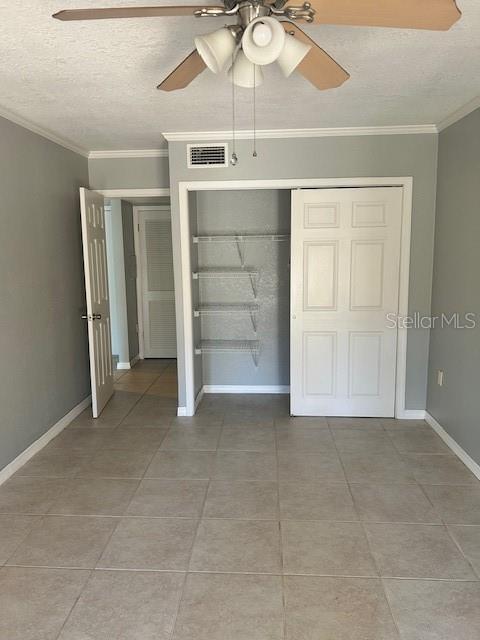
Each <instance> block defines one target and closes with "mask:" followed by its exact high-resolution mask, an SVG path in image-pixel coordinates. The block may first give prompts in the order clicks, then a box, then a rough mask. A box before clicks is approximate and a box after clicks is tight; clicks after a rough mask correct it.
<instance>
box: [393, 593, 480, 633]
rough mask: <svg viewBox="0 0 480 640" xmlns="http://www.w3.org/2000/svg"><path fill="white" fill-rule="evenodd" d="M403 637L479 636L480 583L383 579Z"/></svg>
mask: <svg viewBox="0 0 480 640" xmlns="http://www.w3.org/2000/svg"><path fill="white" fill-rule="evenodd" d="M383 583H384V585H385V589H386V592H387V597H388V600H389V603H390V607H391V609H392V613H393V617H394V619H395V620H396V622H397V625H398V627H399V629H400V634H401V637H402V640H473V638H480V607H479V606H478V603H479V602H480V582H447V581H441V580H440V581H439V580H434V581H429V580H384V581H383Z"/></svg>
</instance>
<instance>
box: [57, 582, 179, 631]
mask: <svg viewBox="0 0 480 640" xmlns="http://www.w3.org/2000/svg"><path fill="white" fill-rule="evenodd" d="M183 580H184V577H183V575H182V574H181V573H166V572H160V573H159V572H152V571H150V572H141V571H95V572H94V573H93V574H92V576H91V578H90V579H89V581H88V582H87V585H86V587H85V589H84V591H83V593H82V595H81V596H80V598H79V600H78V602H77V603H76V605H75V607H74V609H73V611H72V613H71V614H70V616H69V618H68V620H67V623H66V624H65V627H64V628H63V630H62V633H61V634H60V636H59V640H90V639H91V640H113V639H115V640H120V639H121V640H123V639H125V640H169V638H170V637H171V633H172V629H173V624H174V620H175V613H176V611H177V607H178V602H179V600H180V594H181V588H182V584H183Z"/></svg>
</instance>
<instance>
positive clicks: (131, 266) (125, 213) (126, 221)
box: [121, 200, 138, 361]
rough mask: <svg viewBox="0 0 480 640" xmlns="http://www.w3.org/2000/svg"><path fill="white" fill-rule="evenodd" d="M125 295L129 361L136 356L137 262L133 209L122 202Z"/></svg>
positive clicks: (128, 204)
mask: <svg viewBox="0 0 480 640" xmlns="http://www.w3.org/2000/svg"><path fill="white" fill-rule="evenodd" d="M121 206H122V228H123V252H124V260H125V294H126V304H127V331H128V350H129V356H130V358H129V359H130V361H132V360H133V358H135V357H136V356H138V309H137V260H136V256H135V240H134V234H133V207H132V205H131V204H130V203H129V202H125V201H124V200H122V205H121Z"/></svg>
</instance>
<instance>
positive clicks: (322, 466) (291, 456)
mask: <svg viewBox="0 0 480 640" xmlns="http://www.w3.org/2000/svg"><path fill="white" fill-rule="evenodd" d="M278 475H279V478H280V481H282V482H309V481H315V480H316V481H321V482H344V481H345V474H344V473H343V469H342V465H341V463H340V459H339V457H338V455H337V454H336V452H335V451H330V452H329V453H306V452H298V451H295V452H290V451H279V452H278Z"/></svg>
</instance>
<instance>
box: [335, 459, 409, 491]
mask: <svg viewBox="0 0 480 640" xmlns="http://www.w3.org/2000/svg"><path fill="white" fill-rule="evenodd" d="M340 457H341V459H342V463H343V467H344V469H345V474H346V476H347V480H348V481H349V482H359V483H369V484H377V483H385V484H387V483H392V484H395V483H400V484H408V483H415V478H414V476H413V474H412V473H411V471H410V468H409V466H408V465H407V464H406V463H405V462H404V461H403V460H402V458H401V457H400V456H399V455H398V454H396V453H376V454H374V453H360V452H357V453H353V452H348V451H342V452H341V453H340Z"/></svg>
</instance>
